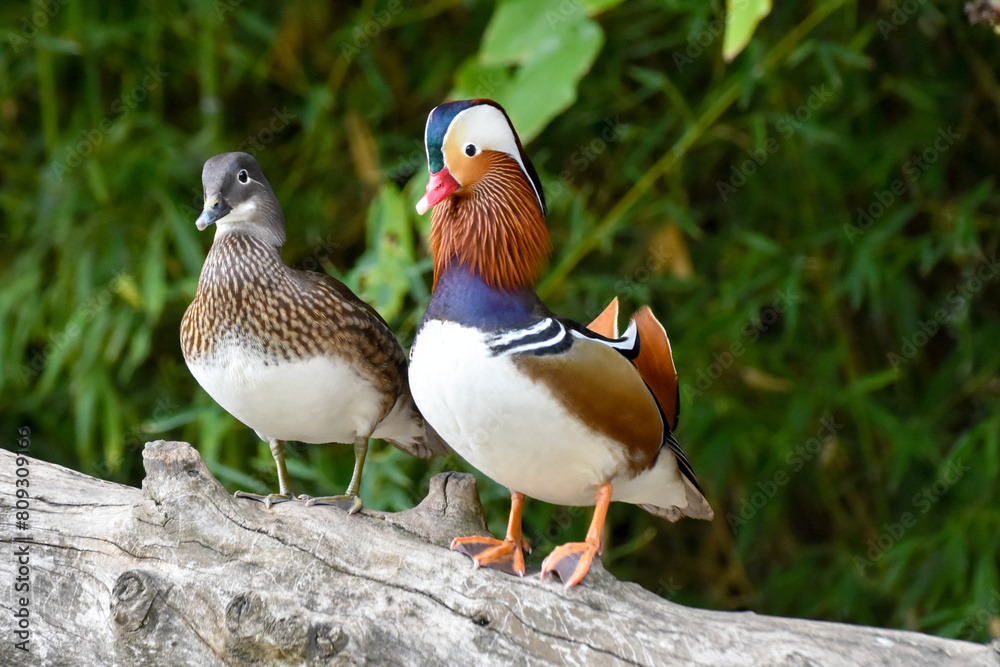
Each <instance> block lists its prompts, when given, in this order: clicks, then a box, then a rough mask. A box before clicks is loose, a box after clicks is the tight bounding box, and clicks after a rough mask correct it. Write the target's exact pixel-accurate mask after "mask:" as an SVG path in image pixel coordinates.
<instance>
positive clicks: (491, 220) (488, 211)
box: [417, 99, 550, 290]
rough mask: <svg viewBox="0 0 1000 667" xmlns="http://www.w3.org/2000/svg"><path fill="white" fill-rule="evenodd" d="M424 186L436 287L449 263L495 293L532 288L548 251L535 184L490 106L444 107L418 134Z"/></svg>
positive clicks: (500, 114)
mask: <svg viewBox="0 0 1000 667" xmlns="http://www.w3.org/2000/svg"><path fill="white" fill-rule="evenodd" d="M424 143H425V146H426V149H427V166H428V169H429V171H430V181H429V183H428V184H427V192H426V193H425V194H424V196H423V197H422V198H421V199H420V202H419V203H418V204H417V212H418V213H420V214H423V213H426V212H427V211H428V210H429V209H432V208H433V209H434V212H433V226H432V229H431V245H432V250H433V252H434V276H435V283H436V282H437V278H438V277H439V276H440V275H441V272H442V271H444V270H445V269H447V268H448V266H449V265H450V264H452V263H458V264H461V265H463V266H466V267H467V268H468V269H469V270H471V271H473V272H474V273H477V274H478V275H479V276H480V277H481V278H482V279H483V280H485V281H486V282H487V283H488V284H490V285H491V286H494V287H500V288H504V289H509V290H513V289H520V288H523V287H527V286H530V285H531V284H533V283H534V281H535V279H536V278H537V276H538V272H539V271H540V269H541V265H542V264H543V263H544V261H545V258H546V257H547V256H548V253H549V250H550V244H549V236H548V230H547V229H546V227H545V213H546V209H545V194H544V193H543V191H542V182H541V179H539V177H538V173H537V172H536V171H535V167H534V166H533V165H532V164H531V161H530V160H529V159H528V156H527V155H526V154H525V152H524V148H523V147H522V146H521V141H520V139H518V137H517V132H515V131H514V126H513V124H512V123H511V121H510V118H509V117H508V116H507V113H506V112H505V111H504V110H503V107H501V106H500V105H499V104H497V103H496V102H494V101H493V100H487V99H478V100H462V101H457V102H446V103H444V104H442V105H440V106H438V107H435V108H434V110H432V111H431V113H430V115H429V116H428V118H427V127H426V130H425V132H424Z"/></svg>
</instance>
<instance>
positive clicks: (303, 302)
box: [181, 153, 448, 514]
mask: <svg viewBox="0 0 1000 667" xmlns="http://www.w3.org/2000/svg"><path fill="white" fill-rule="evenodd" d="M202 182H203V185H204V188H205V210H204V211H203V212H202V214H201V215H200V216H199V217H198V220H197V222H196V224H197V227H198V229H199V230H204V229H205V228H206V227H208V226H209V225H211V224H213V223H215V225H216V233H215V240H214V241H213V243H212V249H211V251H209V253H208V257H207V258H206V260H205V265H204V267H203V268H202V271H201V278H200V279H199V281H198V291H197V293H196V295H195V298H194V301H193V302H192V303H191V305H190V306H189V307H188V309H187V312H186V313H184V319H183V320H182V322H181V347H182V349H183V352H184V360H185V361H186V362H187V365H188V368H189V369H190V370H191V374H192V375H194V377H195V379H196V380H197V381H198V384H200V385H201V386H202V387H203V388H204V389H205V391H207V392H208V394H209V395H210V396H211V397H212V398H213V399H215V401H216V402H217V403H219V405H221V406H222V407H223V408H224V409H225V410H226V411H228V412H229V413H230V414H232V415H233V416H234V417H236V418H237V419H238V420H240V421H241V422H243V423H244V424H246V425H247V426H249V427H250V428H252V429H254V431H256V432H257V435H258V436H259V437H260V438H261V439H262V440H264V441H265V442H267V443H268V444H270V446H271V453H272V455H273V456H274V461H275V463H276V464H277V466H278V484H279V487H280V488H279V492H278V493H276V494H273V493H272V494H269V495H267V496H259V495H256V494H250V493H245V492H242V491H237V492H236V495H237V496H239V497H246V498H253V499H256V500H261V501H263V502H264V504H265V505H266V506H267V507H270V506H271V504H272V503H274V502H281V501H288V500H296V499H298V500H305V501H306V502H307V504H310V505H312V504H328V505H337V506H340V507H342V508H344V509H347V510H348V511H350V512H351V513H352V514H353V513H355V512H357V511H358V510H360V509H361V507H362V502H361V498H360V496H359V495H358V492H359V489H360V483H361V472H362V469H363V467H364V463H365V455H366V454H367V452H368V439H369V438H372V437H375V438H383V439H385V440H388V441H389V442H391V443H392V444H393V445H395V446H396V447H398V448H399V449H402V450H403V451H405V452H407V453H409V454H413V455H416V456H431V455H434V454H445V453H447V451H448V450H447V447H446V446H445V445H444V443H443V442H442V441H441V440H440V438H439V437H438V436H437V434H436V433H434V432H433V430H432V429H430V428H428V427H427V426H426V425H425V423H424V420H423V418H422V417H421V416H420V413H419V412H418V411H417V409H416V408H415V406H414V405H413V400H412V398H411V396H410V390H409V386H408V383H407V371H406V356H405V355H404V353H403V350H402V348H400V346H399V343H398V342H396V338H395V336H393V333H392V330H391V329H390V328H389V325H388V324H386V322H385V320H383V319H382V317H381V316H380V315H379V314H378V313H377V312H376V311H375V309H373V308H372V307H371V306H369V305H368V304H367V303H365V302H364V301H362V300H361V299H359V298H358V297H357V296H356V295H355V294H354V293H353V292H351V290H350V289H348V287H347V286H346V285H344V284H343V283H341V282H340V281H337V280H334V279H333V278H331V277H329V276H327V275H323V274H319V273H313V272H311V271H297V270H295V269H291V268H289V267H288V266H286V265H285V263H284V262H283V261H282V260H281V246H282V245H284V243H285V218H284V215H283V214H282V211H281V205H280V204H279V203H278V199H277V197H275V194H274V190H272V189H271V185H270V183H268V182H267V179H266V178H264V174H263V173H262V172H261V169H260V166H259V165H258V164H257V160H255V159H254V158H253V156H251V155H248V154H247V153H225V154H223V155H217V156H215V157H213V158H211V159H210V160H208V162H206V163H205V167H204V170H203V172H202ZM286 440H298V441H300V442H306V443H328V442H341V443H353V444H354V456H355V463H354V473H353V475H352V476H351V482H350V484H349V485H348V487H347V492H346V493H345V494H344V495H342V496H327V497H321V498H309V497H307V496H297V497H296V496H295V495H293V494H292V492H291V490H290V485H289V478H288V472H287V470H286V468H285V455H284V441H286Z"/></svg>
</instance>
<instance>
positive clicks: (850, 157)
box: [0, 0, 1000, 640]
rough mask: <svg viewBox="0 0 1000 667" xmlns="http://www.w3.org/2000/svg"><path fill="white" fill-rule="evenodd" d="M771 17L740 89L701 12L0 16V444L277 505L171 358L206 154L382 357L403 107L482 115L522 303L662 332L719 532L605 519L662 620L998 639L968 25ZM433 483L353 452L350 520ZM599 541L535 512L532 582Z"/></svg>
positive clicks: (983, 104) (988, 275) (82, 466)
mask: <svg viewBox="0 0 1000 667" xmlns="http://www.w3.org/2000/svg"><path fill="white" fill-rule="evenodd" d="M782 5H783V6H781V7H776V9H775V10H774V12H773V13H772V14H771V15H770V16H768V17H767V18H765V19H764V20H763V21H762V22H761V23H760V25H759V26H758V28H757V30H756V32H755V34H754V36H753V39H752V40H751V42H750V43H749V45H748V46H747V48H746V49H745V51H743V53H741V54H740V55H739V56H738V57H736V59H735V60H733V62H731V63H727V62H725V61H724V59H723V58H722V56H721V51H722V44H723V37H722V23H721V22H720V21H719V18H718V17H719V16H720V15H721V14H722V13H723V11H724V7H723V6H722V5H720V4H719V3H713V4H712V5H711V6H710V5H709V4H708V3H704V2H703V1H702V0H690V1H674V2H653V1H646V0H636V1H631V2H616V1H614V0H611V1H608V0H604V1H594V2H583V3H580V2H575V1H574V0H562V1H561V2H560V1H557V0H531V1H530V2H525V1H523V0H519V1H518V2H514V3H506V4H503V5H500V6H494V5H493V4H491V3H486V2H471V1H470V2H455V1H451V0H444V1H440V2H429V3H423V2H404V1H403V0H394V1H393V2H388V3H384V2H369V3H364V4H363V6H361V7H358V6H357V5H354V4H347V3H333V4H330V5H328V6H325V7H323V6H318V5H316V4H315V3H312V2H304V1H294V0H293V1H292V2H288V3H283V4H282V5H281V6H280V7H278V6H273V5H268V6H261V5H258V4H256V3H249V2H238V1H236V0H218V1H215V2H170V1H166V2H155V3H153V2H144V3H139V4H134V3H124V2H120V3H119V2H97V1H90V0H81V1H76V0H73V1H72V2H68V3H66V4H62V3H61V2H59V0H49V1H48V2H45V1H41V2H34V3H30V4H29V3H26V2H5V3H3V7H2V8H0V26H2V30H0V220H2V228H0V285H2V288H0V314H2V319H0V390H2V399H0V400H2V414H0V445H2V446H4V447H8V448H12V447H13V446H14V443H15V441H16V429H17V428H18V427H20V426H29V427H30V428H31V431H32V435H31V438H32V439H31V442H32V449H31V452H32V454H33V455H34V456H36V457H38V458H42V459H46V460H50V461H55V462H58V463H61V464H63V465H67V466H70V467H73V468H76V469H79V470H83V471H85V472H87V473H90V474H95V475H98V476H101V477H104V478H107V479H111V480H115V481H120V482H124V483H128V484H133V485H137V484H139V482H140V480H141V478H142V466H141V456H140V452H141V449H142V446H143V443H144V442H146V441H147V440H152V439H158V438H174V439H185V440H189V441H191V442H193V443H195V444H196V445H197V447H198V448H199V449H200V451H201V452H202V455H203V456H204V457H205V459H206V461H207V462H208V465H209V467H210V468H211V469H212V471H213V472H214V473H215V475H216V476H217V477H218V478H219V479H220V480H221V481H222V482H223V483H224V484H225V485H226V486H227V488H229V489H230V490H234V489H236V488H243V489H246V490H252V491H266V490H274V489H276V487H277V484H276V480H275V475H274V467H273V463H272V461H271V457H270V454H269V452H268V450H267V448H266V446H264V445H263V444H261V443H259V442H258V441H257V439H256V437H255V436H254V434H253V432H252V431H250V429H248V428H246V427H244V426H242V425H240V424H239V423H238V422H236V421H235V420H234V419H232V418H231V417H229V416H228V415H227V414H226V413H225V412H223V411H222V410H221V409H220V408H219V407H217V406H216V405H215V404H214V403H213V402H212V401H211V400H210V399H209V398H208V396H207V395H206V394H205V393H204V392H203V391H202V390H201V389H200V388H199V387H198V386H197V384H196V383H195V381H194V380H193V379H192V377H191V376H190V374H189V373H188V371H187V369H186V367H185V366H184V362H183V359H182V357H181V352H180V348H179V344H178V328H179V324H180V319H181V316H182V315H183V312H184V309H185V308H186V306H187V305H188V303H189V302H190V301H191V299H192V297H193V295H194V291H195V287H196V284H197V279H198V273H199V270H200V267H201V264H202V261H203V260H204V256H205V253H206V251H207V249H208V247H209V245H210V243H211V232H206V233H202V234H199V233H198V232H197V230H196V229H195V227H194V220H195V218H196V217H197V214H198V211H199V209H200V208H201V166H202V164H203V162H204V161H205V160H206V159H207V158H208V157H210V156H212V155H214V154H216V153H220V152H225V151H231V150H236V149H242V150H248V151H250V152H253V153H255V154H256V156H257V158H258V159H259V160H260V162H261V165H262V167H263V169H264V172H265V174H266V175H267V176H268V178H269V179H270V181H271V182H272V184H273V185H274V187H275V190H276V191H277V194H278V196H279V198H280V199H281V202H282V204H283V206H284V209H285V213H286V217H287V220H288V224H287V227H288V239H289V240H288V243H287V245H286V246H285V250H284V258H285V260H286V261H287V262H288V263H289V264H291V265H294V266H297V267H300V268H310V269H316V270H321V271H327V272H328V273H330V274H333V275H336V276H338V277H340V278H342V279H344V280H346V281H347V282H348V283H349V284H350V285H351V286H352V287H353V288H355V289H356V290H357V291H358V293H359V294H360V295H361V296H362V297H363V298H365V299H367V300H369V301H370V302H371V303H373V304H374V305H375V306H376V307H377V308H378V309H379V310H380V311H381V312H382V313H383V314H384V315H385V317H386V318H387V319H388V320H389V322H390V323H391V324H392V325H393V327H394V329H395V330H396V331H397V332H398V334H399V336H400V339H401V341H402V342H403V344H404V347H405V346H408V345H409V342H410V341H411V340H412V336H413V332H414V327H415V326H416V324H417V323H418V322H419V319H420V317H421V315H422V313H423V310H424V308H425V306H426V303H427V301H428V299H429V283H430V263H429V260H428V252H427V244H426V237H427V233H428V225H429V217H430V216H424V217H423V218H418V216H417V215H416V214H415V212H414V210H413V205H414V204H415V202H416V201H417V199H418V198H419V197H420V195H421V193H422V192H423V188H424V185H425V183H426V164H425V162H424V160H425V157H424V155H423V147H422V134H423V126H424V121H425V119H426V115H427V113H428V112H429V111H430V109H431V108H432V107H434V106H435V105H436V104H438V103H440V102H441V101H442V100H444V99H446V98H449V97H473V96H489V97H493V98H495V99H497V100H498V101H500V102H501V103H502V104H504V105H505V106H506V107H507V108H508V110H509V111H510V112H511V115H512V117H513V120H514V123H515V125H516V126H517V127H518V128H519V130H520V131H521V138H522V140H524V142H525V146H526V149H527V151H528V153H529V154H530V155H531V157H532V159H533V160H534V163H535V166H536V167H537V168H538V169H539V171H540V173H541V175H542V179H543V181H544V183H545V185H546V191H547V195H548V201H549V207H550V216H549V225H550V229H551V231H552V236H553V243H554V246H555V252H554V254H553V257H552V262H551V264H550V267H549V269H548V271H547V274H546V277H545V279H544V280H543V282H542V284H541V286H540V292H541V294H542V295H543V298H545V300H546V301H547V303H548V304H549V305H550V306H551V307H552V308H553V309H555V310H556V311H557V312H559V313H561V314H565V315H567V316H571V317H574V318H577V319H580V320H583V321H588V320H589V318H592V317H593V316H595V315H597V313H599V312H600V310H601V309H602V308H603V306H604V305H605V304H606V303H607V302H608V301H609V300H610V299H611V298H612V296H614V295H615V294H618V295H619V296H621V297H622V299H623V301H624V303H623V310H625V311H626V312H631V310H633V309H634V308H636V307H638V306H639V305H642V304H650V305H651V306H652V307H653V308H654V311H655V312H656V313H657V314H658V315H659V317H660V319H661V320H662V321H663V322H664V324H665V326H666V328H667V331H668V333H669V334H670V335H671V340H672V343H673V348H674V351H675V359H676V362H677V366H678V372H679V374H680V379H681V385H682V416H681V423H680V428H679V431H678V438H679V440H680V442H681V443H682V445H683V446H684V448H685V450H686V451H687V453H688V456H689V457H690V459H691V462H692V464H693V465H694V468H695V470H696V471H697V473H698V475H699V477H700V479H701V482H702V484H703V486H704V487H705V490H706V495H707V496H708V498H709V500H710V502H711V503H712V505H713V506H714V508H715V510H716V520H715V521H714V522H712V523H708V522H696V521H682V522H680V523H679V524H676V525H672V524H667V523H666V522H663V521H660V520H658V519H655V518H654V517H651V516H649V515H647V514H645V513H644V512H643V511H641V510H640V509H638V508H636V507H632V506H628V505H615V506H613V507H612V509H611V512H610V516H609V524H608V535H607V539H606V541H607V551H606V552H605V555H604V557H603V561H604V563H605V565H606V567H608V568H609V569H610V570H611V571H613V572H614V573H615V574H617V575H618V576H620V577H622V578H625V579H629V580H633V581H637V582H639V583H641V584H642V585H643V586H645V587H647V588H649V589H651V590H653V591H655V592H657V593H659V594H661V595H664V596H667V597H670V598H672V599H674V600H676V601H679V602H683V603H686V604H693V605H698V606H704V607H710V608H716V609H753V610H756V611H758V612H763V613H769V614H783V615H792V616H800V617H808V618H819V619H836V620H844V621H850V622H854V623H865V624H877V625H883V626H891V627H902V628H913V629H918V630H923V631H927V632H932V633H936V634H940V635H946V636H958V637H966V638H973V639H977V640H985V639H987V638H989V637H990V636H991V632H992V634H993V636H996V635H998V634H1000V627H998V626H1000V618H998V614H1000V583H998V551H1000V548H998V547H1000V530H998V527H1000V503H998V502H997V495H996V489H997V485H998V482H1000V479H998V467H1000V401H998V398H1000V376H998V367H1000V346H998V343H997V341H998V340H1000V307H998V297H1000V279H998V278H1000V276H998V272H997V266H996V260H997V246H998V242H1000V226H998V224H997V216H998V212H1000V195H998V193H997V191H996V182H995V181H996V174H997V156H998V155H1000V145H998V140H1000V124H998V119H1000V83H998V80H997V73H998V72H1000V57H998V56H997V47H998V36H997V35H996V34H995V33H994V32H993V30H992V29H991V28H990V27H987V26H983V25H970V24H969V22H968V20H967V19H966V17H965V16H964V15H963V14H962V10H961V7H960V4H958V3H943V2H931V1H923V2H918V1H917V0H909V1H908V2H900V3H899V4H898V5H892V4H890V3H888V2H878V3H855V2H846V1H843V0H834V1H833V2H813V3H782ZM600 390H601V388H600V387H595V388H594V391H600ZM544 445H545V443H538V446H539V447H543V446H544ZM293 449H294V451H293V452H292V454H291V456H290V459H291V460H290V462H289V468H290V470H291V472H292V475H293V476H294V477H295V478H296V482H297V484H298V485H299V488H300V489H301V490H303V491H306V492H310V493H323V494H328V493H339V492H341V491H342V490H343V488H344V486H345V484H346V482H347V480H348V478H349V476H350V466H351V462H352V455H351V450H350V447H344V446H327V447H324V446H310V447H305V446H300V445H297V444H296V445H293ZM525 465H531V462H530V461H525ZM456 468H457V469H467V468H466V466H465V465H464V463H463V462H462V461H460V460H458V459H457V458H451V459H448V460H438V461H434V462H432V463H430V464H427V463H425V462H421V461H417V460H413V459H409V458H407V457H405V456H404V455H402V454H400V453H399V452H396V451H395V450H394V449H392V448H389V447H385V446H382V445H376V448H375V451H374V452H373V454H372V456H371V458H370V459H369V465H368V466H367V468H366V471H365V472H366V476H365V479H364V484H363V494H364V497H365V500H366V503H367V504H368V505H369V506H371V507H374V508H379V509H389V510H395V509H402V508H406V507H410V506H412V505H414V504H415V503H416V502H417V501H418V500H419V499H420V498H421V497H422V494H423V492H424V490H425V488H426V484H427V480H428V479H429V477H430V476H431V475H432V474H433V473H435V472H438V471H440V470H445V469H456ZM481 490H482V495H483V498H484V502H485V504H486V508H487V513H488V514H489V517H490V520H491V527H492V528H493V530H494V531H495V532H498V533H499V532H502V530H503V526H504V524H505V521H506V512H507V494H506V491H505V490H504V489H503V488H500V487H498V486H497V485H495V484H492V483H490V482H487V481H482V482H481ZM589 519H590V510H589V509H581V508H561V507H553V506H548V505H545V504H543V503H539V502H529V504H528V509H527V513H526V516H525V527H526V533H527V536H528V539H529V540H530V541H531V542H532V544H533V545H534V546H535V548H536V549H535V553H534V555H533V556H532V557H531V564H532V566H533V567H535V568H537V567H538V565H539V564H540V562H541V558H542V557H544V555H545V554H546V553H547V552H548V551H550V550H551V548H552V547H554V546H555V545H556V544H559V543H561V542H565V541H570V540H578V539H582V537H583V534H584V532H585V531H586V526H587V524H588V522H589ZM465 565H466V564H463V566H465Z"/></svg>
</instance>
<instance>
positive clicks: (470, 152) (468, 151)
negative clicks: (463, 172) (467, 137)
mask: <svg viewBox="0 0 1000 667" xmlns="http://www.w3.org/2000/svg"><path fill="white" fill-rule="evenodd" d="M465 154H466V155H468V156H469V157H472V156H473V155H475V154H476V147H475V145H473V144H469V145H468V146H466V147H465Z"/></svg>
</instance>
